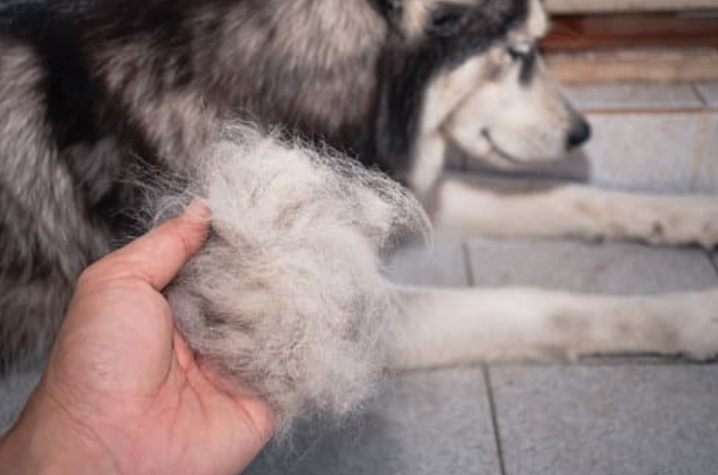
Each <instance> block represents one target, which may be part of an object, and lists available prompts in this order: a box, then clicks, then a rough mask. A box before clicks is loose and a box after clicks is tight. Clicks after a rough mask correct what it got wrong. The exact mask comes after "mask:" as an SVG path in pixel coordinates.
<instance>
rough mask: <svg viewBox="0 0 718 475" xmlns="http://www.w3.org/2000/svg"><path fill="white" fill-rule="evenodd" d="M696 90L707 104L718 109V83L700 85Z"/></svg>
mask: <svg viewBox="0 0 718 475" xmlns="http://www.w3.org/2000/svg"><path fill="white" fill-rule="evenodd" d="M696 89H697V90H698V93H699V94H700V95H701V97H702V98H703V100H704V101H705V102H706V104H708V105H709V106H710V107H712V108H718V82H710V83H703V84H698V85H696Z"/></svg>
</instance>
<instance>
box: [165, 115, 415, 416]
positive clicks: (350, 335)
mask: <svg viewBox="0 0 718 475" xmlns="http://www.w3.org/2000/svg"><path fill="white" fill-rule="evenodd" d="M228 130H229V131H228V132H225V133H224V134H223V135H222V137H221V139H219V140H218V141H216V142H215V143H213V144H212V145H210V146H209V147H208V148H207V150H206V151H205V152H204V153H202V158H201V160H200V161H199V163H200V164H201V170H197V171H195V173H194V174H193V178H192V179H191V180H190V182H191V183H192V189H191V192H190V193H187V192H186V191H183V192H182V193H179V194H174V195H171V196H165V197H164V198H163V199H162V202H160V203H156V205H158V207H159V211H158V215H159V216H160V217H162V216H166V215H168V214H172V212H168V210H171V209H172V208H173V207H174V208H176V207H177V205H178V203H186V202H187V200H188V195H199V196H200V197H202V198H204V199H205V200H206V202H207V203H208V205H209V207H210V208H211V210H212V217H211V232H210V237H209V239H208V241H207V243H206V245H205V246H204V248H203V249H202V250H201V251H200V252H199V253H198V254H197V255H196V256H195V257H194V258H193V259H192V260H191V262H190V263H189V264H188V265H187V266H186V267H185V268H184V269H183V271H182V272H181V273H180V275H179V276H178V277H177V279H176V281H175V282H174V283H173V285H171V287H170V288H168V289H167V292H166V293H167V297H168V300H169V302H170V305H171V308H172V311H173V314H174V317H175V320H176V324H177V326H178V328H179V330H180V331H181V333H182V334H183V335H184V337H185V338H186V340H187V341H188V343H189V345H190V346H191V347H192V349H193V350H194V351H195V352H196V353H197V355H198V356H199V357H200V358H201V360H202V361H203V363H205V364H208V365H210V367H211V368H212V369H213V370H215V371H217V372H218V373H220V375H222V376H223V377H225V378H229V380H230V381H232V380H234V381H238V382H241V383H242V384H243V385H246V386H248V387H249V388H251V390H252V391H254V392H255V393H256V394H257V395H258V396H260V397H262V398H265V399H266V400H267V401H269V403H270V404H271V405H272V406H273V407H274V409H275V410H276V412H277V414H278V416H279V418H280V422H281V423H282V425H284V426H285V427H288V426H289V425H290V424H291V422H292V421H293V420H294V419H295V418H296V417H298V416H307V415H311V414H313V413H328V414H332V415H345V414H347V413H348V412H350V411H352V410H353V409H355V408H357V407H358V406H360V404H361V402H362V401H364V400H365V399H366V398H367V397H368V396H369V395H371V393H372V392H373V390H374V389H375V387H376V385H377V383H378V382H379V381H380V380H381V376H382V374H383V369H384V365H385V362H386V361H385V360H386V357H387V347H388V344H389V342H390V341H391V340H392V338H393V333H394V331H395V326H393V325H392V322H395V321H396V320H397V319H398V318H400V317H401V314H402V311H403V309H402V306H401V303H400V302H399V299H398V298H397V296H396V295H395V293H394V291H393V290H392V289H393V287H392V285H391V284H390V283H389V282H388V281H387V280H386V279H385V277H384V275H383V273H382V271H383V268H382V265H383V264H382V256H385V255H386V250H387V249H388V248H390V247H391V246H392V245H393V244H394V243H396V242H397V241H398V240H400V239H403V238H404V237H405V236H406V234H409V233H412V234H413V233H416V232H417V231H419V232H421V231H423V232H426V231H427V230H428V226H429V225H428V220H427V218H426V215H425V214H424V212H423V211H422V208H421V206H420V205H419V204H418V203H417V202H416V200H415V199H414V198H413V197H412V196H411V195H410V194H409V193H408V192H407V191H406V190H405V189H403V188H402V187H401V186H400V185H399V184H397V183H396V182H394V181H393V180H391V179H390V178H388V177H386V176H385V175H383V174H381V173H379V172H377V171H372V170H367V169H366V168H364V167H363V166H361V165H359V164H357V163H354V161H352V160H350V159H348V158H346V157H343V156H341V155H339V154H338V153H336V152H332V151H330V150H328V149H324V150H317V149H313V148H310V147H308V146H306V145H304V144H302V143H299V142H292V143H289V142H284V141H282V140H279V139H278V138H277V137H276V136H273V135H272V134H269V135H267V134H262V133H260V132H258V131H256V130H253V129H252V128H249V127H246V126H242V127H236V126H235V127H233V128H231V129H228ZM176 211H177V210H176V209H175V211H174V212H176Z"/></svg>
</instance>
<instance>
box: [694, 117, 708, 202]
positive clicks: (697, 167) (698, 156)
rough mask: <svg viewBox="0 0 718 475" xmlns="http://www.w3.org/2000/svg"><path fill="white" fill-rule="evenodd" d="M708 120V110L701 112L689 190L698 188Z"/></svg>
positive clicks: (706, 138) (706, 139) (706, 141)
mask: <svg viewBox="0 0 718 475" xmlns="http://www.w3.org/2000/svg"><path fill="white" fill-rule="evenodd" d="M708 121H709V116H708V112H704V113H703V114H701V117H700V122H699V130H698V133H699V135H698V143H697V144H696V147H695V157H694V158H693V167H692V169H691V191H696V188H698V179H699V177H700V172H701V168H702V166H703V157H704V155H705V150H706V146H707V143H708V135H709V133H708Z"/></svg>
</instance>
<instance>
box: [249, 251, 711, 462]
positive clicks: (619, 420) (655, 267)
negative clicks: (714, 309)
mask: <svg viewBox="0 0 718 475" xmlns="http://www.w3.org/2000/svg"><path fill="white" fill-rule="evenodd" d="M391 274H392V275H393V276H394V277H396V278H397V279H399V280H402V281H405V282H408V283H414V284H419V285H429V284H436V285H454V286H467V285H469V284H470V282H471V281H473V283H474V284H475V285H487V286H497V285H504V284H509V283H512V284H525V285H538V286H542V287H548V288H570V289H573V290H577V291H583V292H613V293H621V294H651V293H657V292H663V291H670V290H685V289H700V288H707V287H710V286H715V285H716V284H718V274H717V273H716V269H715V268H714V266H713V264H712V263H711V260H710V258H709V256H708V255H707V254H706V253H704V252H703V251H700V250H697V249H655V248H649V247H646V246H641V245H637V244H615V243H611V244H587V243H578V242H575V241H545V242H541V241H538V242H537V241H531V242H527V241H522V240H515V241H501V242H498V241H492V240H488V239H474V240H471V241H469V242H466V243H463V242H445V241H444V242H439V243H437V244H436V245H435V246H434V248H433V250H432V252H429V253H421V252H420V251H417V250H416V249H407V250H404V251H403V252H401V253H400V255H399V256H398V257H397V259H395V261H394V264H393V266H392V267H391ZM294 440H295V441H297V442H296V445H295V446H294V447H293V448H291V449H290V448H287V447H285V448H276V447H275V448H272V449H270V450H269V451H268V452H267V453H266V454H264V455H263V456H262V457H260V459H259V460H258V461H257V462H256V463H255V465H254V466H253V467H252V468H251V469H250V471H249V473H250V474H252V475H258V474H260V473H261V474H326V475H334V474H336V475H342V474H346V475H353V474H357V475H361V474H365V475H403V474H406V475H422V474H466V475H544V474H552V475H564V474H566V475H594V474H595V475H613V474H621V475H633V474H635V475H649V474H656V475H662V474H666V475H668V474H686V475H689V474H690V475H709V474H714V473H718V365H713V364H702V365H699V364H690V363H686V362H682V361H676V360H669V359H656V358H646V359H625V358H624V359H608V358H602V359H590V360H587V361H584V362H582V363H579V364H555V365H547V364H541V365H538V364H537V365H530V364H528V365H492V366H478V365H477V366H471V367H466V368H460V369H446V370H434V371H428V372H417V373H410V374H407V375H400V376H397V377H395V378H394V379H393V380H392V381H391V382H390V384H389V386H388V388H387V389H386V391H385V392H384V393H382V394H381V395H379V396H378V397H377V398H376V399H375V400H374V401H372V403H371V404H369V408H368V410H367V411H366V412H365V413H364V414H362V415H361V416H357V418H356V419H355V420H352V421H350V422H348V423H347V424H346V425H345V426H344V427H341V428H337V427H334V426H331V425H322V424H321V423H315V424H314V425H312V426H311V427H303V428H302V429H300V430H299V431H298V434H297V435H296V437H295V439H294Z"/></svg>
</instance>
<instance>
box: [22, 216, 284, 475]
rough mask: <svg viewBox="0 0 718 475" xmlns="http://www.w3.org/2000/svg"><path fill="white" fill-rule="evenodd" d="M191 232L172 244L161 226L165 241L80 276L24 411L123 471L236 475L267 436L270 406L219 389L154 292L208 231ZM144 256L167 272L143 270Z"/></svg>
mask: <svg viewBox="0 0 718 475" xmlns="http://www.w3.org/2000/svg"><path fill="white" fill-rule="evenodd" d="M180 219H182V218H180ZM175 221H178V220H175ZM172 226H174V227H179V228H181V229H184V228H182V226H184V227H187V223H186V222H185V223H182V222H180V225H178V224H176V223H169V224H168V225H165V227H172ZM195 228H196V229H194V230H192V229H191V228H189V229H190V230H189V231H187V229H185V234H188V235H187V236H184V238H183V237H182V235H181V234H180V233H177V230H174V231H175V234H176V235H177V236H179V238H172V237H171V236H172V234H171V233H168V232H167V231H166V230H163V229H162V227H161V228H159V229H158V230H156V231H154V232H153V233H154V234H159V235H160V237H162V238H163V239H164V240H162V239H159V238H158V237H157V236H155V237H152V238H149V239H146V238H142V239H140V240H138V241H136V242H135V243H133V244H132V245H131V246H130V248H133V247H134V248H133V249H130V250H129V251H128V250H127V249H129V248H126V249H124V250H122V251H119V252H118V253H116V254H115V255H112V256H110V257H109V258H106V259H104V260H103V261H100V263H99V264H96V265H94V266H92V267H91V268H90V269H89V270H88V271H86V272H85V273H84V274H83V276H82V277H81V279H80V283H79V285H78V289H77V291H76V294H75V297H74V299H73V303H72V304H71V306H70V310H69V312H68V315H67V319H66V321H65V322H64V324H63V328H62V330H61V332H60V334H59V336H58V339H57V341H56V343H55V347H54V349H53V352H52V355H51V357H50V360H49V362H48V367H47V370H46V372H45V375H44V377H43V380H42V382H41V383H40V387H39V388H38V391H37V392H36V394H35V396H34V399H36V401H33V402H31V405H30V407H32V405H33V404H34V405H35V406H38V407H43V408H45V410H44V414H53V415H52V417H54V418H56V419H58V420H61V422H59V423H60V424H64V425H70V426H72V427H73V428H74V433H75V434H79V436H80V437H79V438H80V439H82V440H83V443H87V444H89V445H92V446H93V450H94V451H98V450H99V451H101V452H103V455H104V456H105V457H110V458H111V460H112V464H113V466H114V468H115V469H116V470H117V471H118V472H119V473H131V474H144V473H148V474H160V475H161V474H164V473H171V474H173V475H174V474H184V473H187V474H213V475H214V474H227V475H234V474H236V473H238V472H239V471H240V470H241V469H243V468H244V467H245V466H246V465H247V464H248V463H249V462H250V461H251V459H252V458H253V457H254V455H255V454H256V453H257V452H258V451H259V450H260V449H261V447H262V446H263V445H264V444H265V443H266V440H267V439H268V438H269V436H270V435H271V431H272V428H273V419H272V412H271V410H270V408H269V407H268V406H267V405H266V404H265V403H263V402H261V401H259V400H257V399H255V398H253V397H251V396H249V395H247V396H241V395H240V396H237V395H236V393H233V395H230V394H228V393H227V392H224V391H223V390H222V389H221V388H220V386H219V385H218V384H215V383H216V382H217V380H216V378H213V377H212V375H211V373H209V372H208V371H206V370H205V369H204V368H202V367H201V365H198V363H197V361H196V360H195V359H194V357H193V355H192V353H191V351H190V350H189V348H188V347H187V345H186V343H185V342H184V340H183V338H182V337H181V336H180V335H179V333H177V331H176V329H175V328H174V325H173V323H172V316H171V314H170V310H169V305H168V304H167V301H166V300H165V299H164V297H163V296H162V294H161V293H160V292H159V291H158V290H157V289H161V288H163V287H164V286H165V285H166V284H167V282H169V281H170V280H171V278H172V277H173V276H174V275H175V274H176V272H177V270H179V268H180V267H181V265H182V264H183V263H184V262H185V261H186V260H187V259H188V258H189V256H191V255H192V254H193V253H194V252H196V250H197V248H199V246H200V244H201V242H202V240H201V236H203V235H204V232H205V231H206V230H205V229H204V227H197V226H195ZM181 229H180V230H181ZM192 232H194V233H196V234H198V235H199V236H200V238H197V236H192V235H191V233H192ZM163 233H164V234H163ZM153 239H154V241H153ZM193 239H194V240H193ZM143 240H144V241H143ZM158 255H159V256H160V257H159V259H158V258H157V256H158ZM177 255H179V256H180V257H177ZM150 257H151V258H152V260H154V259H158V260H160V261H165V262H166V263H167V268H166V269H163V268H157V267H148V266H147V265H146V264H147V262H148V261H149V262H152V260H150V259H148V258H150ZM152 265H153V266H155V264H154V263H153V264H152ZM47 408H52V410H48V409H47ZM30 412H32V411H31V410H30Z"/></svg>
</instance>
